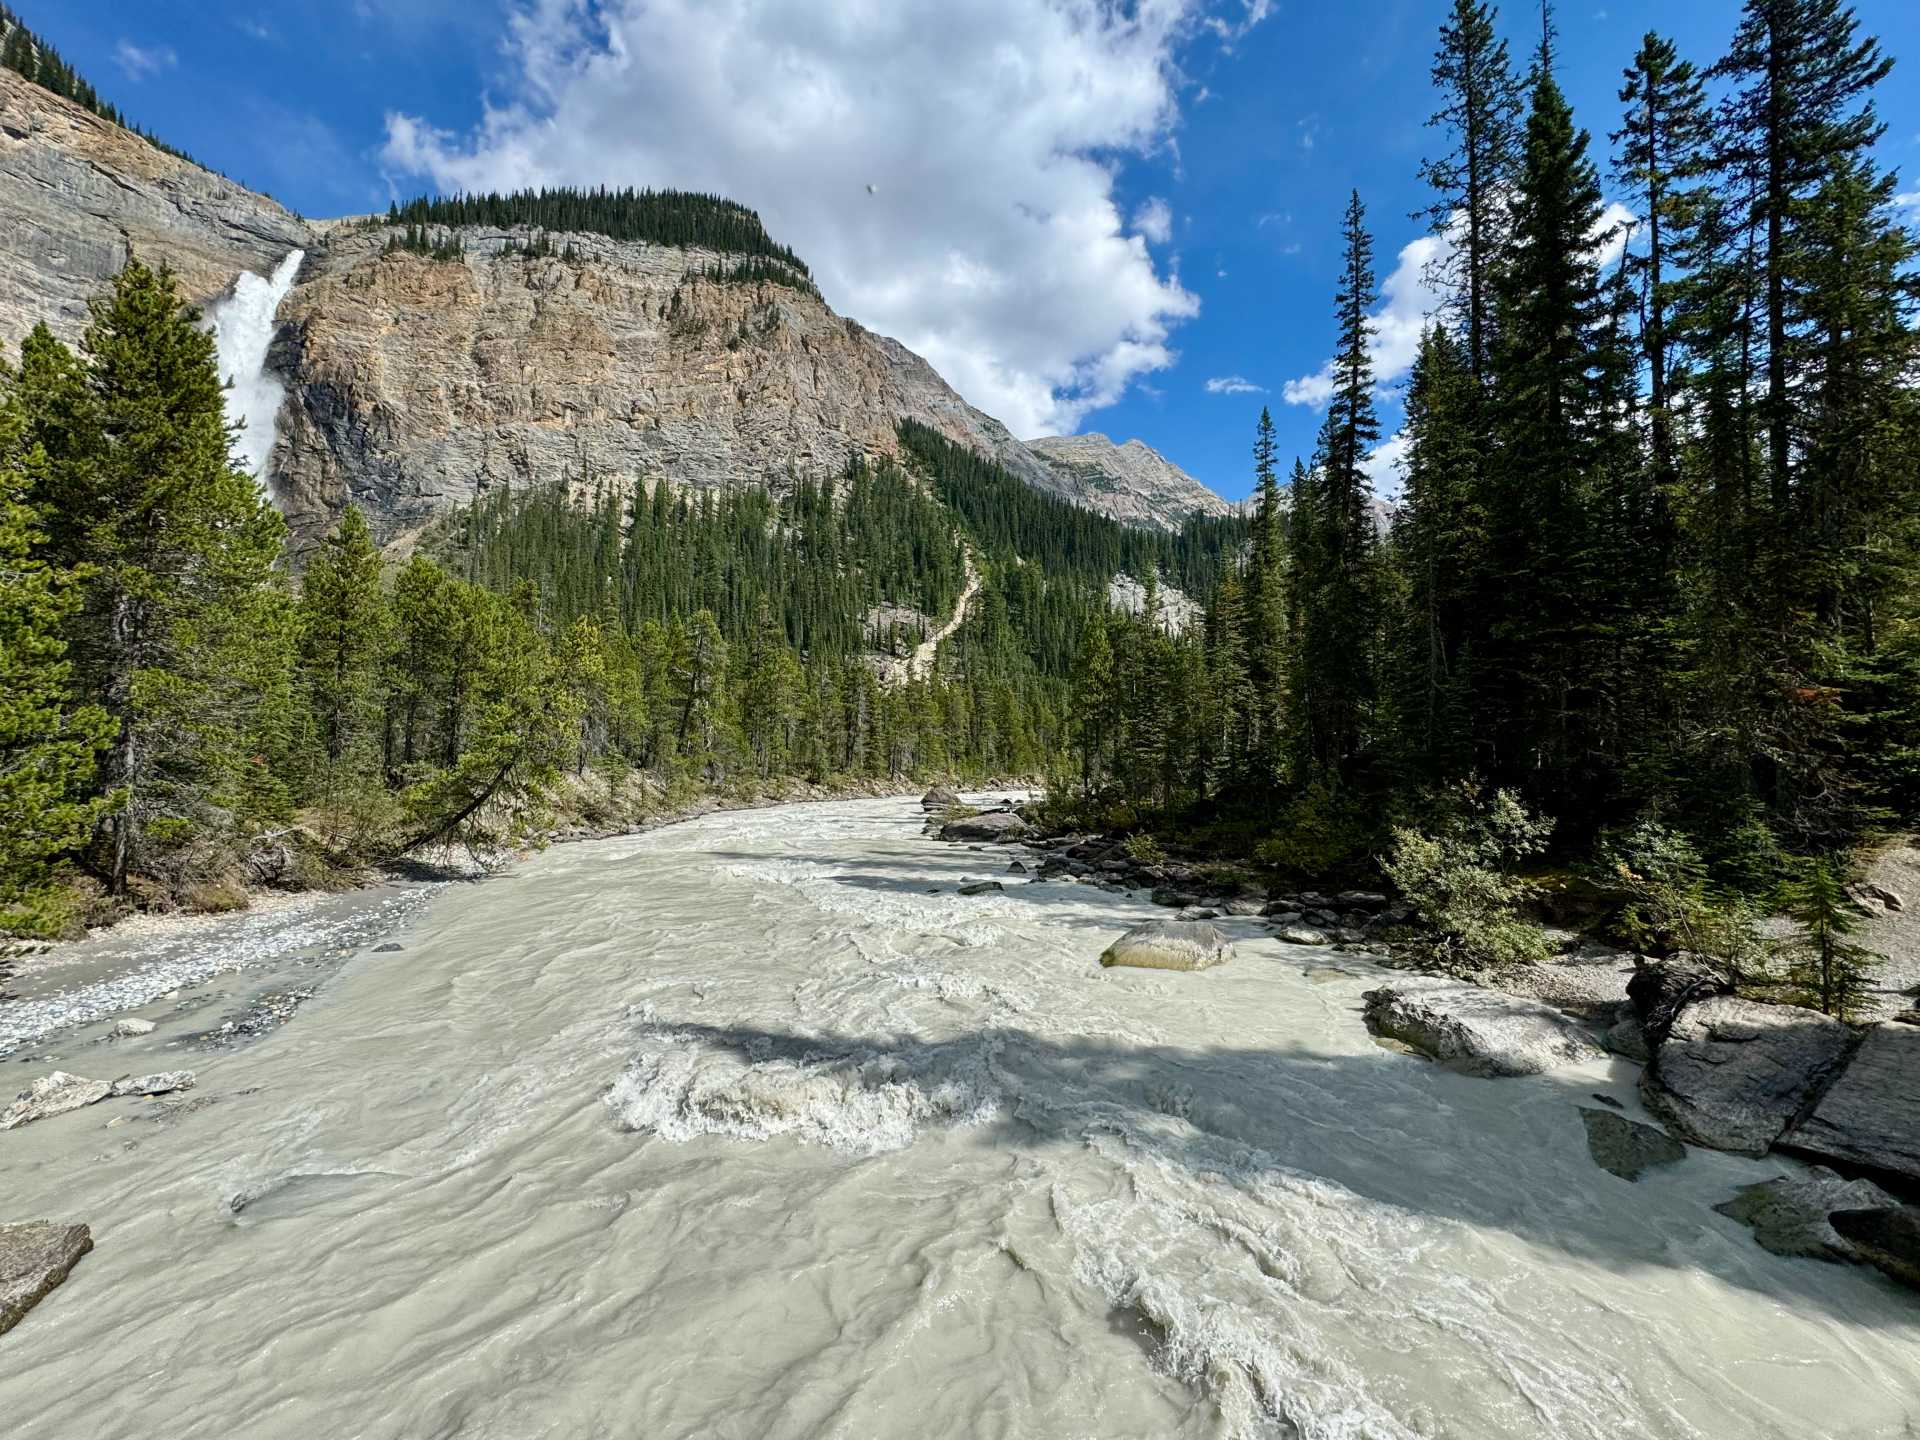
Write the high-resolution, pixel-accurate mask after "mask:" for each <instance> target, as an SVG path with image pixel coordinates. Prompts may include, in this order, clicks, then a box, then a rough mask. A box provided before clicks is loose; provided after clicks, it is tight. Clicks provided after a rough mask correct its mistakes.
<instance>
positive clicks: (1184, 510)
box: [1026, 431, 1233, 530]
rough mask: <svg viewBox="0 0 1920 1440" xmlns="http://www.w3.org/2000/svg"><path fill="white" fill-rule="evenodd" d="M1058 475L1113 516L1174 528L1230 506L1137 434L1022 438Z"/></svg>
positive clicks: (1073, 494) (1082, 499)
mask: <svg viewBox="0 0 1920 1440" xmlns="http://www.w3.org/2000/svg"><path fill="white" fill-rule="evenodd" d="M1026 445H1027V449H1028V450H1030V451H1032V452H1033V453H1034V454H1035V455H1038V456H1039V457H1040V458H1041V459H1042V460H1044V461H1045V462H1046V463H1047V464H1048V465H1049V466H1050V467H1051V468H1052V469H1053V472H1054V474H1055V475H1056V476H1058V477H1059V479H1060V481H1061V484H1062V487H1063V489H1064V490H1065V491H1066V492H1067V493H1068V494H1069V496H1070V498H1072V499H1074V500H1077V501H1078V502H1079V503H1080V504H1082V505H1085V506H1088V507H1089V508H1091V509H1094V510H1098V511H1100V512H1101V513H1103V514H1106V515H1111V516H1112V517H1113V518H1114V519H1116V520H1124V521H1127V522H1128V523H1130V524H1134V525H1152V526H1155V527H1157V528H1159V529H1162V530H1178V529H1179V528H1180V526H1181V524H1182V523H1183V522H1184V521H1185V520H1186V518H1187V517H1188V516H1189V515H1192V514H1194V513H1195V512H1198V513H1199V514H1202V515H1229V514H1231V513H1232V512H1233V507H1232V506H1231V505H1229V504H1228V503H1227V502H1226V501H1225V500H1223V499H1221V498H1220V497H1219V496H1218V495H1216V494H1214V492H1213V491H1211V490H1209V489H1208V488H1207V487H1206V486H1205V485H1202V484H1201V483H1200V482H1199V481H1198V480H1196V479H1194V478H1193V476H1191V475H1189V474H1188V473H1187V472H1186V471H1184V470H1182V469H1181V468H1180V467H1179V466H1178V465H1176V464H1174V463H1173V462H1172V461H1171V460H1169V459H1167V457H1166V456H1164V455H1162V454H1161V453H1160V452H1159V451H1158V450H1156V449H1154V448H1153V447H1152V446H1151V445H1149V444H1147V442H1146V441H1144V440H1141V439H1138V438H1136V439H1131V440H1127V441H1125V442H1124V443H1121V444H1115V443H1114V441H1113V440H1112V439H1110V438H1109V437H1107V436H1105V435H1102V434H1100V433H1099V432H1098V431H1089V432H1087V433H1086V434H1084V435H1048V436H1043V437H1042V438H1040V439H1038V440H1029V441H1027V442H1026Z"/></svg>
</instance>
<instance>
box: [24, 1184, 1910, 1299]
mask: <svg viewBox="0 0 1920 1440" xmlns="http://www.w3.org/2000/svg"><path fill="white" fill-rule="evenodd" d="M1827 1223H1828V1224H1830V1225H1832V1226H1833V1229H1834V1233H1835V1234H1837V1235H1838V1236H1839V1237H1840V1238H1841V1239H1842V1240H1844V1241H1845V1242H1846V1243H1847V1244H1848V1245H1850V1246H1851V1247H1852V1248H1853V1251H1854V1253H1855V1254H1857V1255H1858V1256H1859V1257H1860V1258H1861V1259H1862V1260H1864V1261H1866V1262H1867V1264H1869V1265H1873V1266H1876V1267H1878V1268H1879V1269H1881V1270H1884V1271H1886V1272H1887V1274H1889V1275H1891V1276H1892V1277H1893V1278H1894V1279H1896V1280H1898V1281H1900V1282H1901V1283H1903V1284H1906V1285H1912V1286H1913V1287H1915V1288H1916V1289H1920V1208H1916V1207H1915V1206H1912V1205H1881V1206H1876V1207H1874V1208H1873V1209H1867V1210H1836V1211H1834V1212H1833V1214H1831V1215H1829V1216H1828V1217H1827ZM0 1328H3V1327H0Z"/></svg>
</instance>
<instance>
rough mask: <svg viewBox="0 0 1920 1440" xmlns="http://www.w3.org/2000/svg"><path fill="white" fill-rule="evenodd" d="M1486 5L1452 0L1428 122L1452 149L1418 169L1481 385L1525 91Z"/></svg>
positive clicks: (1443, 275)
mask: <svg viewBox="0 0 1920 1440" xmlns="http://www.w3.org/2000/svg"><path fill="white" fill-rule="evenodd" d="M1495 14H1496V12H1495V10H1494V8H1493V7H1492V6H1491V5H1488V4H1486V3H1484V0H1453V8H1452V10H1451V11H1450V12H1449V14H1448V18H1447V20H1446V21H1445V22H1444V23H1443V24H1442V25H1441V27H1440V46H1439V49H1438V50H1437V51H1436V52H1435V54H1434V58H1433V83H1434V86H1435V88H1437V89H1438V90H1439V92H1440V100H1441V104H1440V109H1439V110H1438V111H1436V112H1435V113H1434V115H1433V117H1432V118H1431V119H1430V120H1429V121H1428V122H1427V123H1428V124H1429V125H1431V126H1435V127H1438V128H1439V129H1441V130H1442V131H1443V132H1445V133H1446V135H1447V137H1448V139H1449V141H1450V142H1451V148H1450V149H1449V150H1448V151H1447V152H1446V153H1445V154H1444V155H1442V156H1441V157H1440V158H1438V159H1433V160H1427V161H1424V162H1423V163H1422V164H1421V167H1420V177H1421V179H1423V180H1425V181H1426V182H1427V184H1428V185H1430V186H1432V187H1433V189H1434V191H1435V195H1434V199H1433V203H1432V205H1431V206H1430V207H1429V209H1428V211H1427V214H1428V216H1429V218H1430V219H1431V221H1432V223H1433V228H1434V232H1435V233H1436V234H1438V235H1440V236H1442V237H1444V238H1445V239H1446V240H1447V242H1448V244H1447V247H1446V249H1445V250H1444V251H1443V252H1442V256H1441V260H1440V264H1439V271H1438V274H1437V275H1436V276H1435V277H1434V279H1435V280H1436V281H1438V283H1439V285H1440V287H1441V289H1442V293H1444V294H1445V295H1446V296H1447V301H1448V306H1449V310H1450V314H1451V317H1452V318H1453V319H1454V320H1455V322H1456V323H1457V324H1458V325H1459V327H1460V331H1461V333H1462V334H1463V335H1464V336H1465V339H1466V359H1467V369H1468V371H1469V373H1470V374H1472V376H1473V377H1474V379H1475V380H1479V381H1482V382H1484V381H1485V379H1486V376H1487V372H1488V366H1489V364H1490V361H1491V358H1492V353H1493V334H1494V327H1495V321H1496V316H1495V310H1494V289H1493V273H1494V269H1495V266H1496V264H1497V263H1498V260H1499V257H1500V253H1501V251H1502V249H1503V248H1504V247H1505V244H1506V237H1507V232H1508V220H1507V207H1506V192H1507V189H1508V186H1509V185H1510V183H1511V181H1512V178H1513V173H1514V169H1515V166H1516V164H1517V160H1518V144H1519V133H1518V132H1519V118H1520V86H1519V82H1518V81H1517V80H1516V79H1515V78H1514V74H1513V67H1512V64H1511V63H1510V61H1509V60H1508V57H1507V45H1506V42H1505V41H1504V40H1502V39H1500V38H1499V37H1498V36H1497V35H1495V34H1494V29H1493V25H1494V19H1495Z"/></svg>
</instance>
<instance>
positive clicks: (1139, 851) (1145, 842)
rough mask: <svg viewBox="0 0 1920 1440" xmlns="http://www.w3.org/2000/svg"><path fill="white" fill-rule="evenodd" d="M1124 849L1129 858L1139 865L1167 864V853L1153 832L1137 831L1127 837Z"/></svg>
mask: <svg viewBox="0 0 1920 1440" xmlns="http://www.w3.org/2000/svg"><path fill="white" fill-rule="evenodd" d="M1122 848H1123V849H1125V850H1126V852H1127V858H1128V859H1129V860H1131V861H1133V862H1134V863H1135V864H1137V865H1161V864H1164V863H1166V858H1167V851H1166V847H1165V846H1163V845H1162V844H1161V843H1160V842H1159V841H1158V840H1156V839H1154V838H1153V835H1152V833H1151V832H1149V831H1146V830H1136V831H1135V832H1134V833H1133V834H1131V835H1129V836H1127V838H1126V841H1125V843H1124V845H1123V846H1122Z"/></svg>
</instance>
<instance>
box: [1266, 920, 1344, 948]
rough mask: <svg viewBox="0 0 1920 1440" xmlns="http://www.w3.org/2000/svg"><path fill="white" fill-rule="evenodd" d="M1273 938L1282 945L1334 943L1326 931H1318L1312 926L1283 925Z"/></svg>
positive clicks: (1274, 933)
mask: <svg viewBox="0 0 1920 1440" xmlns="http://www.w3.org/2000/svg"><path fill="white" fill-rule="evenodd" d="M1273 938H1274V939H1276V940H1278V941H1279V942H1280V943H1281V944H1282V945H1330V944H1332V943H1333V942H1332V941H1331V940H1330V939H1329V938H1328V936H1327V932H1326V931H1324V930H1316V929H1314V928H1313V926H1311V925H1282V926H1280V927H1279V928H1278V929H1277V930H1275V931H1274V932H1273Z"/></svg>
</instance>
